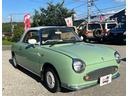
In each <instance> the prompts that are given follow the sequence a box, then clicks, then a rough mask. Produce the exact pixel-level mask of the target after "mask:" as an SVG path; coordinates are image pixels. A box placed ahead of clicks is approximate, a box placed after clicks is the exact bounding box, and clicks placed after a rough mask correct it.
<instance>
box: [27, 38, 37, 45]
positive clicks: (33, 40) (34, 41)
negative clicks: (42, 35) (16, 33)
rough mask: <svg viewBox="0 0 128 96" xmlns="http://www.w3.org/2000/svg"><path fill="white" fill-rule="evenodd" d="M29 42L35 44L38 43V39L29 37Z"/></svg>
mask: <svg viewBox="0 0 128 96" xmlns="http://www.w3.org/2000/svg"><path fill="white" fill-rule="evenodd" d="M28 43H29V44H33V45H34V44H36V43H37V41H36V39H29V40H28Z"/></svg>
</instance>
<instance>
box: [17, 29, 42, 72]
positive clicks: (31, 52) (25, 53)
mask: <svg viewBox="0 0 128 96" xmlns="http://www.w3.org/2000/svg"><path fill="white" fill-rule="evenodd" d="M29 39H35V40H36V41H37V44H29V43H28V40H29ZM38 41H39V36H38V30H30V31H28V32H27V34H26V35H25V37H24V38H23V41H22V44H21V46H20V48H19V49H20V53H21V54H22V61H21V64H22V66H23V67H25V68H26V69H28V70H29V71H32V72H34V73H36V74H38V72H37V70H36V68H35V66H40V65H39V64H40V60H39V59H40V58H39V53H38V49H39V48H40V45H39V44H38Z"/></svg>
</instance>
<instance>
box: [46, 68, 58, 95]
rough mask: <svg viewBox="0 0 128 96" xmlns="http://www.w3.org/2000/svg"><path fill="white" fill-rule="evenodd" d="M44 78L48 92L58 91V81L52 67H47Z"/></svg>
mask: <svg viewBox="0 0 128 96" xmlns="http://www.w3.org/2000/svg"><path fill="white" fill-rule="evenodd" d="M44 80H45V83H46V87H47V89H48V90H49V91H50V92H53V93H55V92H57V91H60V82H59V79H58V77H57V74H56V72H55V71H54V70H53V69H52V68H47V69H46V70H45V74H44Z"/></svg>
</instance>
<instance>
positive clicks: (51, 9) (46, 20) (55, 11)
mask: <svg viewBox="0 0 128 96" xmlns="http://www.w3.org/2000/svg"><path fill="white" fill-rule="evenodd" d="M74 14H75V12H74V10H68V9H67V8H65V7H64V1H63V2H62V3H57V4H53V3H48V7H47V8H46V9H45V8H40V10H39V11H38V10H35V14H34V16H33V23H32V26H56V25H58V26H64V25H66V23H65V20H64V18H66V17H70V16H73V15H74ZM73 19H74V17H73Z"/></svg>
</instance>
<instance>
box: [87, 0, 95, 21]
mask: <svg viewBox="0 0 128 96" xmlns="http://www.w3.org/2000/svg"><path fill="white" fill-rule="evenodd" d="M87 3H88V5H87V7H88V22H90V20H91V7H92V6H93V5H94V0H88V1H87Z"/></svg>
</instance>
